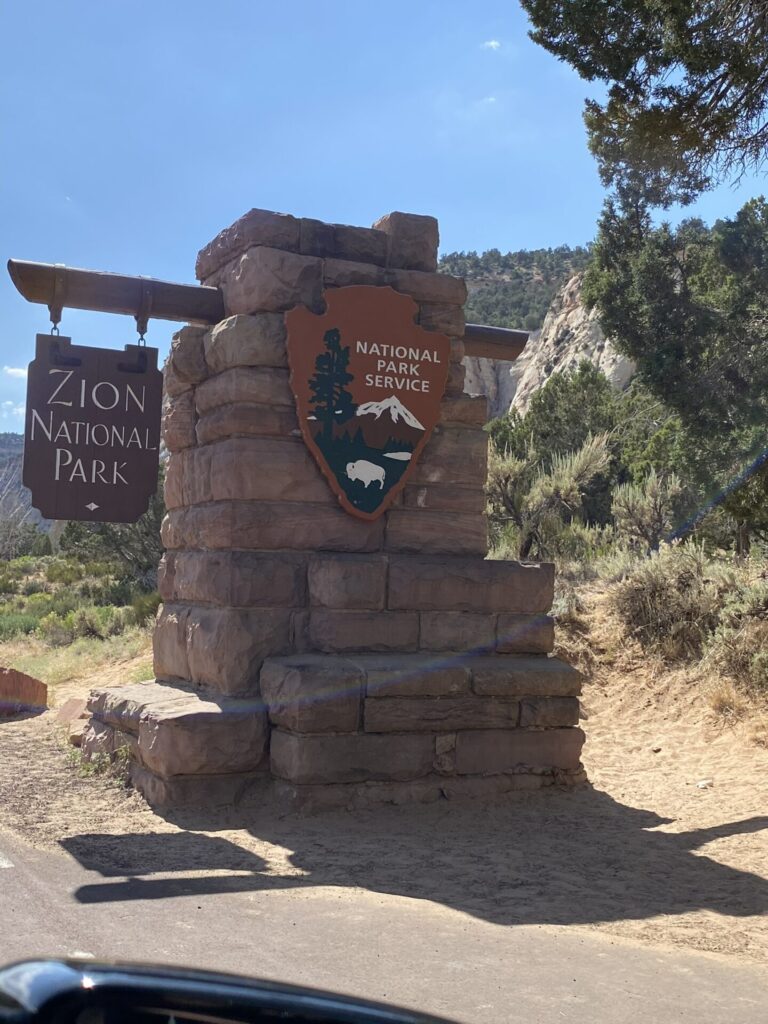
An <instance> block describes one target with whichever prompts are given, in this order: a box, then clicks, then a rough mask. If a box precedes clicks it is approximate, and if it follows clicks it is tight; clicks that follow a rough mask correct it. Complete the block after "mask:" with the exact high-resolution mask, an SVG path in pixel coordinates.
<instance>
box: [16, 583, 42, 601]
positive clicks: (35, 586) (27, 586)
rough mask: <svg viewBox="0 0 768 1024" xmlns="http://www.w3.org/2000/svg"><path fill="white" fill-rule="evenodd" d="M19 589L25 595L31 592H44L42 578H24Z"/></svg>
mask: <svg viewBox="0 0 768 1024" xmlns="http://www.w3.org/2000/svg"><path fill="white" fill-rule="evenodd" d="M19 589H20V590H21V593H22V594H24V595H25V596H26V597H30V596H31V595H32V594H43V593H45V583H43V581H42V580H36V579H27V580H24V582H23V583H22V584H21V587H20V588H19Z"/></svg>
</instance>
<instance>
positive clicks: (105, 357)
mask: <svg viewBox="0 0 768 1024" xmlns="http://www.w3.org/2000/svg"><path fill="white" fill-rule="evenodd" d="M162 398H163V375H162V373H161V372H160V371H159V370H158V368H157V349H155V348H147V347H146V346H140V345H126V346H125V351H124V352H120V351H118V350H115V349H104V348H90V347H85V346H81V345H72V344H71V342H70V339H69V338H65V337H59V336H58V335H51V334H38V335H37V346H36V352H35V358H34V359H33V360H32V362H31V363H30V364H29V372H28V376H27V412H26V423H25V429H24V468H23V473H22V480H23V483H24V485H25V487H28V488H29V489H30V491H31V492H32V504H33V505H34V507H35V508H37V509H39V510H40V512H41V513H42V514H43V516H45V518H46V519H84V520H88V521H91V522H111V523H133V522H135V521H136V520H137V519H138V518H139V516H141V515H142V513H144V512H146V510H147V508H148V506H149V499H150V497H151V496H152V495H153V494H154V493H155V491H156V490H157V471H158V461H159V454H160V414H161V408H162Z"/></svg>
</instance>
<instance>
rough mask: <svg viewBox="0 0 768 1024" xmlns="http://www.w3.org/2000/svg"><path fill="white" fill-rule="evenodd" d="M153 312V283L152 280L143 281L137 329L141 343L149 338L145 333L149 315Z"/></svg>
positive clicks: (137, 315) (143, 343) (136, 317)
mask: <svg viewBox="0 0 768 1024" xmlns="http://www.w3.org/2000/svg"><path fill="white" fill-rule="evenodd" d="M151 312H152V284H151V282H150V281H142V282H141V302H140V304H139V309H138V312H137V313H136V316H135V318H134V319H135V320H136V330H137V331H138V332H139V345H146V344H147V340H146V338H145V337H144V335H145V334H146V333H147V327H148V325H149V316H150V313H151Z"/></svg>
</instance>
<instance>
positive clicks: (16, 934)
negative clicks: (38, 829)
mask: <svg viewBox="0 0 768 1024" xmlns="http://www.w3.org/2000/svg"><path fill="white" fill-rule="evenodd" d="M234 879H235V882H236V881H237V876H234ZM167 881H168V884H167V885H166V886H163V885H162V884H161V883H162V876H161V877H160V878H158V876H157V875H156V874H153V875H152V878H151V880H150V879H149V878H143V877H141V876H139V877H131V878H120V877H106V878H105V877H103V876H102V875H101V874H100V873H99V872H96V871H89V870H86V869H85V868H84V867H83V866H82V865H81V864H80V863H79V862H78V861H77V860H75V859H74V858H73V857H72V856H70V855H69V854H68V853H66V852H64V851H63V850H62V852H51V851H47V850H39V849H34V848H32V847H29V846H27V845H25V844H23V843H22V842H20V841H18V840H17V839H15V838H14V837H12V836H10V835H8V834H6V833H0V922H2V928H1V929H0V961H1V962H5V963H8V962H11V961H14V960H19V959H24V958H32V957H35V958H37V957H40V956H54V957H74V956H80V957H88V958H92V957H93V958H99V959H101V958H107V959H117V960H132V961H137V960H139V961H145V962H146V961H150V962H157V963H168V964H183V965H187V966H194V967H203V968H209V969H214V970H216V969H218V970H226V971H232V972H236V973H241V974H246V975H250V976H255V977H262V978H268V979H274V980H277V981H283V982H291V983H294V984H303V985H310V986H313V987H318V988H323V989H330V990H332V991H337V992H343V993H348V994H351V995H357V996H363V997H366V998H369V999H376V1000H382V1001H384V1002H390V1003H394V1004H398V1005H403V1006H408V1007H411V1008H414V1009H420V1010H423V1011H428V1012H431V1013H435V1014H440V1015H444V1016H446V1017H449V1018H452V1019H454V1020H457V1021H460V1022H462V1024H509V1022H525V1024H630V1022H631V1024H635V1022H640V1021H642V1022H643V1024H655V1022H657V1021H658V1022H663V1024H670V1022H675V1024H676V1022H691V1024H693V1022H696V1024H723V1022H727V1024H764V1022H768V972H767V971H765V970H762V969H760V968H758V967H753V966H749V965H743V964H739V963H737V962H736V961H733V960H729V959H726V958H724V957H719V956H716V955H712V954H697V953H691V952H685V951H680V950H677V949H660V948H656V947H651V946H645V945H642V944H639V943H631V942H626V941H623V940H617V939H611V938H608V937H605V936H603V935H600V934H596V933H595V932H593V931H589V930H588V929H585V928H579V927H577V926H568V927H554V926H533V925H531V926H527V925H526V926H508V925H498V924H493V923H489V922H486V921H482V920H478V919H477V918H474V917H472V916H470V915H468V914H465V913H462V912H460V911H456V910H450V909H447V908H445V907H442V906H440V905H438V904H435V903H431V902H429V901H425V900H416V899H410V898H405V897H399V896H389V895H378V894H375V893H364V892H359V891H353V892H350V891H349V890H343V889H339V890H336V889H333V888H329V887H322V888H316V889H313V888H311V887H308V888H304V889H301V890H298V891H286V890H284V889H280V888H270V887H264V888H250V887H246V886H238V885H237V884H232V878H231V877H230V879H229V880H228V879H227V878H226V877H222V878H221V879H220V882H219V884H218V885H210V884H207V885H204V886H203V885H200V884H199V878H196V877H195V876H194V875H193V874H190V875H189V876H188V877H184V876H181V877H179V876H178V874H176V875H175V876H174V878H173V879H168V880H167ZM211 890H216V891H211Z"/></svg>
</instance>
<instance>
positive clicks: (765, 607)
mask: <svg viewBox="0 0 768 1024" xmlns="http://www.w3.org/2000/svg"><path fill="white" fill-rule="evenodd" d="M707 653H708V655H709V657H710V658H711V660H712V662H713V664H715V665H716V666H717V667H718V668H719V669H720V670H721V671H722V672H724V673H725V674H726V675H728V676H731V677H732V678H733V679H734V680H735V681H736V682H737V683H741V684H742V685H744V686H746V687H748V688H750V687H751V688H755V689H757V690H760V691H762V692H763V693H765V694H768V582H766V581H765V580H759V581H757V582H753V583H747V584H745V585H742V586H740V587H738V588H737V589H736V590H735V591H734V592H733V593H732V594H731V595H730V596H729V597H728V598H727V600H726V602H725V605H724V607H723V611H722V614H721V616H720V623H719V625H718V626H717V629H716V630H715V632H714V635H713V637H712V639H711V641H710V644H709V649H708V652H707Z"/></svg>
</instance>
